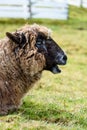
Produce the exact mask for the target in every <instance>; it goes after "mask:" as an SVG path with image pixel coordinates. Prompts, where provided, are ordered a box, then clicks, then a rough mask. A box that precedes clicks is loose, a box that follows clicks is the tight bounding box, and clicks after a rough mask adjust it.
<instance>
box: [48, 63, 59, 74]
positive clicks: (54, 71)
mask: <svg viewBox="0 0 87 130" xmlns="http://www.w3.org/2000/svg"><path fill="white" fill-rule="evenodd" d="M50 71H51V72H52V73H53V74H58V73H61V70H60V69H59V67H58V66H57V65H56V66H53V67H52V68H51V69H50Z"/></svg>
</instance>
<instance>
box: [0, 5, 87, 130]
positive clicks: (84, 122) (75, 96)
mask: <svg viewBox="0 0 87 130" xmlns="http://www.w3.org/2000/svg"><path fill="white" fill-rule="evenodd" d="M86 16H87V9H83V8H76V7H70V16H69V17H70V19H69V20H67V21H58V20H48V19H47V20H46V19H44V20H41V19H33V20H27V21H26V20H22V19H21V20H20V19H19V20H15V19H10V20H9V19H0V37H1V38H2V37H4V36H5V32H6V31H14V30H16V29H17V28H18V27H20V26H22V25H24V24H25V23H35V22H36V23H39V24H42V25H45V26H47V27H49V28H51V29H52V30H53V33H52V36H53V37H54V39H55V40H56V41H57V42H58V44H59V45H60V46H61V47H62V48H63V49H64V50H65V51H66V53H67V55H68V63H67V65H66V66H60V68H61V69H62V73H61V74H58V75H53V74H52V73H51V72H47V71H44V72H43V75H42V78H41V80H40V81H39V82H38V83H37V84H35V87H34V88H33V89H32V90H31V91H30V92H29V93H28V94H27V95H26V96H25V97H24V99H23V105H22V106H21V107H20V109H19V110H18V112H15V113H12V114H10V115H8V116H1V117H0V130H86V129H87V17H86Z"/></svg>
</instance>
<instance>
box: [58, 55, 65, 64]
mask: <svg viewBox="0 0 87 130" xmlns="http://www.w3.org/2000/svg"><path fill="white" fill-rule="evenodd" d="M66 62H67V56H66V55H65V54H61V55H58V56H57V57H56V63H57V64H59V65H65V64H66Z"/></svg>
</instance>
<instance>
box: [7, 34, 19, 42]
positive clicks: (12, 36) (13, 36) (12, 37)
mask: <svg viewBox="0 0 87 130" xmlns="http://www.w3.org/2000/svg"><path fill="white" fill-rule="evenodd" d="M6 36H7V37H8V38H9V39H10V40H12V41H13V42H15V43H17V44H18V43H19V42H20V38H18V36H17V35H15V34H12V33H10V32H6Z"/></svg>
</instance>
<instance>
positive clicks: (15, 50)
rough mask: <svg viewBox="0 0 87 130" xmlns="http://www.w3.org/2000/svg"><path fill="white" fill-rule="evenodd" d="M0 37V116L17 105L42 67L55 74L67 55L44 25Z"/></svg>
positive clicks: (27, 26)
mask: <svg viewBox="0 0 87 130" xmlns="http://www.w3.org/2000/svg"><path fill="white" fill-rule="evenodd" d="M6 36H7V37H6V38H4V39H2V40H0V115H4V114H8V112H9V111H12V110H16V109H17V108H18V107H19V106H20V102H21V99H22V98H23V96H24V94H26V93H27V92H28V90H29V89H30V88H31V87H32V86H33V84H34V83H35V82H36V81H38V80H39V79H40V78H41V74H42V71H43V70H49V71H51V72H53V73H59V72H60V69H59V68H58V66H57V65H58V64H59V65H65V64H66V61H67V56H66V55H65V53H64V52H63V50H62V49H61V48H60V47H59V46H58V45H57V44H56V42H55V41H54V40H53V39H52V38H51V36H50V30H49V29H48V28H46V27H44V26H39V25H36V24H34V25H26V26H24V27H22V28H21V29H19V30H17V31H16V32H13V33H9V32H7V33H6Z"/></svg>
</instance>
